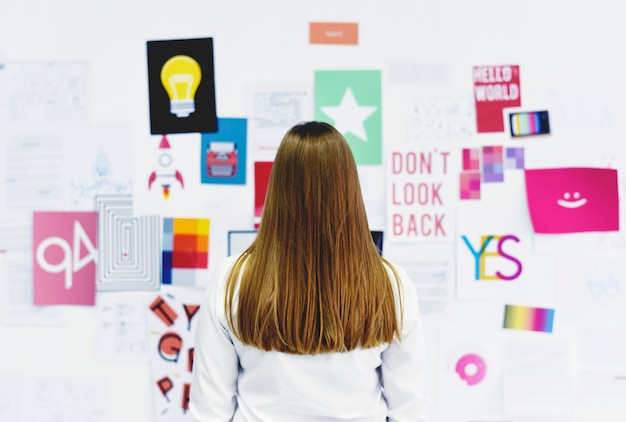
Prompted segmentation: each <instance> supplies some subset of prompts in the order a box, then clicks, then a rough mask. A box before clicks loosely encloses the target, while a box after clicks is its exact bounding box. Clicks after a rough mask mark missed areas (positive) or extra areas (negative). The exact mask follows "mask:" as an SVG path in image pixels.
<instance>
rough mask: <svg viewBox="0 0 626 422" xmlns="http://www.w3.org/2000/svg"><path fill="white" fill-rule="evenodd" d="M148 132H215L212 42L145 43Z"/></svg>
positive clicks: (172, 41) (206, 40) (210, 40)
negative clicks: (148, 100) (148, 103)
mask: <svg viewBox="0 0 626 422" xmlns="http://www.w3.org/2000/svg"><path fill="white" fill-rule="evenodd" d="M147 50H148V51H147V54H148V88H149V96H150V133H151V134H153V135H156V134H166V133H188V132H215V131H217V113H216V108H215V80H214V69H213V39H212V38H198V39H186V40H163V41H148V42H147Z"/></svg>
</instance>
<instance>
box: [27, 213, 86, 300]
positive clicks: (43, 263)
mask: <svg viewBox="0 0 626 422" xmlns="http://www.w3.org/2000/svg"><path fill="white" fill-rule="evenodd" d="M97 229H98V213H96V212H91V211H86V212H34V213H33V299H34V304H35V305H91V306H93V305H94V304H95V299H96V261H97V253H98V251H97V245H98V243H97Z"/></svg>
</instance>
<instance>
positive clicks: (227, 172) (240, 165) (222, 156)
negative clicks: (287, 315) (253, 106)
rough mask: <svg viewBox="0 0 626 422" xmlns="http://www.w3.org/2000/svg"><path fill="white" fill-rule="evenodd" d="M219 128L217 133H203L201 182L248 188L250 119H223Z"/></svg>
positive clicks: (219, 123)
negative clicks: (247, 161) (247, 157)
mask: <svg viewBox="0 0 626 422" xmlns="http://www.w3.org/2000/svg"><path fill="white" fill-rule="evenodd" d="M218 127H219V129H218V131H217V132H213V133H203V134H202V145H201V148H200V177H201V180H202V183H212V184H227V185H245V184H246V156H247V150H248V147H247V127H248V120H247V119H236V118H220V119H218Z"/></svg>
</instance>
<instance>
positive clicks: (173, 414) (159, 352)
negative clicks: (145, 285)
mask: <svg viewBox="0 0 626 422" xmlns="http://www.w3.org/2000/svg"><path fill="white" fill-rule="evenodd" d="M201 298H202V289H199V288H185V287H174V286H162V288H161V291H160V292H158V293H155V294H154V296H153V297H150V298H149V299H148V301H147V307H146V311H147V314H148V315H147V320H148V327H147V328H148V333H149V336H148V348H149V354H150V361H151V390H152V395H153V398H154V400H153V403H154V414H155V416H156V419H155V420H157V421H168V422H176V421H190V420H191V415H190V414H189V395H190V392H191V370H192V368H193V358H194V349H195V347H194V345H195V330H196V325H197V321H196V318H195V316H196V315H197V312H198V309H200V301H201Z"/></svg>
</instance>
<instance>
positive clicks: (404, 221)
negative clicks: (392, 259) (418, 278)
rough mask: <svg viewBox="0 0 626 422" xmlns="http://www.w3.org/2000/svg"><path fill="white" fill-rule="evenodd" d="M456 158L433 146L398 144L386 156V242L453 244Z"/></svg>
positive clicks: (445, 150) (449, 152)
mask: <svg viewBox="0 0 626 422" xmlns="http://www.w3.org/2000/svg"><path fill="white" fill-rule="evenodd" d="M457 155H458V154H454V153H453V152H452V151H451V150H450V149H446V148H441V147H437V146H435V145H430V146H429V145H424V144H420V145H419V146H417V145H413V144H410V145H398V146H394V147H393V148H392V149H390V150H389V151H388V152H387V153H386V160H387V164H386V166H385V168H386V171H387V175H386V181H387V182H386V183H387V189H386V191H387V208H386V214H387V230H386V231H385V237H386V238H387V240H388V241H390V242H394V241H397V242H454V241H455V231H456V230H455V224H456V217H455V209H456V207H455V204H456V197H457V191H458V176H457V174H458V173H457V170H456V169H458V168H459V166H458V163H456V161H455V160H457V159H458V158H457Z"/></svg>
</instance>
